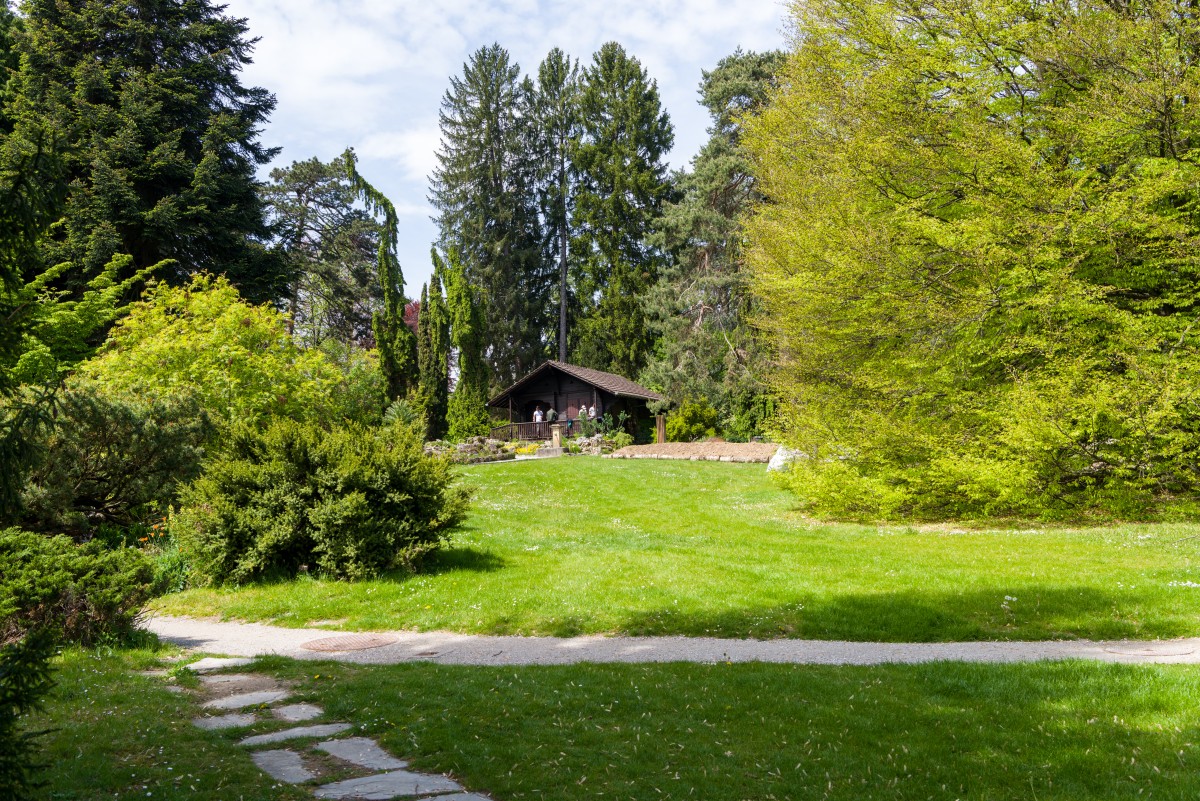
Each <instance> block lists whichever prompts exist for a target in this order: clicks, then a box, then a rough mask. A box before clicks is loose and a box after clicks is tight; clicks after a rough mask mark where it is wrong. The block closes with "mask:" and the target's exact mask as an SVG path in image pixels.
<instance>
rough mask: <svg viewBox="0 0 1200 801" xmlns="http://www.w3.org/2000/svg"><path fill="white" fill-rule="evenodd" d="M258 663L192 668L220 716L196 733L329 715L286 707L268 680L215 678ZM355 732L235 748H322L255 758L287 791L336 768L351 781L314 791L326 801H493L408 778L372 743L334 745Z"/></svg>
mask: <svg viewBox="0 0 1200 801" xmlns="http://www.w3.org/2000/svg"><path fill="white" fill-rule="evenodd" d="M253 661H254V660H252V659H213V658H209V659H201V660H200V661H199V662H193V663H192V664H191V665H188V669H189V670H192V671H194V672H196V673H199V674H201V676H200V682H201V684H202V685H203V688H204V693H205V695H206V696H207V697H208V700H206V701H205V702H204V704H203V705H202V706H203V709H204V710H205V711H206V712H211V713H217V714H207V715H204V716H202V717H198V718H196V719H194V720H193V721H192V722H193V723H194V724H195V725H196V726H197V727H198V728H201V729H206V730H210V731H214V730H225V729H238V728H246V727H249V726H253V725H255V724H259V723H263V724H268V725H270V724H272V723H275V724H278V723H279V722H284V723H305V722H308V721H314V720H317V719H318V718H321V717H322V716H324V714H325V712H324V710H322V709H321V708H320V707H318V706H314V705H313V704H286V705H281V702H283V701H286V700H287V699H288V698H289V697H290V693H289V692H288V690H287V688H285V687H283V686H281V685H280V684H279V682H277V681H276V680H275V679H274V678H273V677H271V676H267V675H263V674H258V673H214V671H218V670H227V669H230V668H243V667H246V666H247V665H250V664H252V663H253ZM222 713H223V714H222ZM352 728H353V727H352V726H351V725H350V724H349V723H344V722H330V723H312V724H310V725H305V726H293V727H291V728H284V729H279V730H274V731H265V732H261V733H256V734H250V735H248V736H246V737H243V738H242V739H241V740H239V741H238V744H239V745H241V746H244V747H246V748H255V747H257V746H262V745H273V744H276V743H281V742H287V741H292V740H300V741H303V740H318V741H319V742H315V743H312V744H309V745H303V744H301V745H295V746H292V747H291V748H278V749H269V750H255V751H252V752H251V754H250V758H251V759H252V760H254V764H255V765H258V767H259V768H260V769H261V770H262V771H263V772H265V773H266V774H268V775H269V776H270V777H271V778H272V779H274V780H275V781H278V782H283V783H286V784H304V783H306V782H307V783H316V782H319V781H320V776H321V774H322V772H325V773H328V772H329V770H330V768H331V767H333V766H336V767H333V770H334V771H335V775H336V776H347V775H349V776H350V778H343V779H341V780H340V781H333V782H329V783H326V784H318V785H317V786H315V787H314V788H313V795H314V796H316V797H317V798H321V799H347V801H350V800H351V799H355V800H361V801H389V800H390V799H394V798H404V799H414V800H415V799H428V800H429V801H491V799H490V798H488V797H487V796H485V795H479V794H477V793H471V792H468V791H466V790H464V789H463V787H462V785H460V784H459V783H458V782H456V781H454V780H452V779H450V778H448V777H446V776H438V775H433V774H428V773H417V772H415V771H410V770H407V767H408V762H407V761H405V760H403V759H397V758H396V757H394V756H392V755H391V754H389V753H388V752H387V751H385V750H383V748H382V747H380V745H379V743H377V742H375V741H374V740H372V739H371V738H369V737H337V735H340V734H344V733H346V732H349V731H350V730H351V729H352ZM331 738H333V739H331ZM331 758H332V759H331ZM322 768H324V771H323V770H322ZM355 773H358V774H362V775H357V776H356V775H354V774H355Z"/></svg>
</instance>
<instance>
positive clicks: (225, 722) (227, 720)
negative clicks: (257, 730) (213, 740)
mask: <svg viewBox="0 0 1200 801" xmlns="http://www.w3.org/2000/svg"><path fill="white" fill-rule="evenodd" d="M257 720H258V717H257V716H255V715H251V714H248V713H242V712H230V713H229V714H228V715H215V716H210V717H206V718H194V719H193V720H192V723H193V724H195V725H196V727H197V728H201V729H204V730H206V731H221V730H223V729H240V728H242V727H243V726H250V725H252V724H254V723H255V722H256V721H257Z"/></svg>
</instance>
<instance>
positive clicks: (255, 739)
mask: <svg viewBox="0 0 1200 801" xmlns="http://www.w3.org/2000/svg"><path fill="white" fill-rule="evenodd" d="M348 728H350V724H349V723H326V724H324V725H321V726H297V727H296V728H294V729H284V730H283V731H273V732H270V733H269V734H255V735H253V736H250V737H247V738H245V739H243V740H241V741H239V742H238V745H244V746H246V747H251V746H255V745H269V744H270V743H282V742H283V741H284V740H296V739H299V738H301V737H332V736H333V735H335V734H341V733H342V732H344V731H345V730H346V729H348Z"/></svg>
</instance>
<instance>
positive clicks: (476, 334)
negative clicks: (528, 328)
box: [446, 251, 491, 442]
mask: <svg viewBox="0 0 1200 801" xmlns="http://www.w3.org/2000/svg"><path fill="white" fill-rule="evenodd" d="M446 305H447V307H448V309H449V312H450V337H451V342H452V343H453V345H454V349H455V350H456V351H457V352H458V383H457V384H455V387H454V394H452V395H451V396H450V403H449V409H448V411H447V414H446V418H447V419H446V422H447V425H448V428H449V432H448V436H449V438H450V439H451V440H454V441H456V442H461V441H462V440H465V439H469V438H471V437H480V436H485V435H487V433H488V432H489V431H490V430H491V418H490V417H489V415H488V411H487V401H488V366H487V362H486V361H485V360H484V356H483V352H484V340H483V331H484V328H483V313H482V310H481V309H480V304H479V298H478V291H477V290H476V289H475V287H473V286H471V283H470V279H469V278H468V276H467V271H466V268H465V266H464V265H463V262H462V259H461V258H460V257H459V255H458V254H457V253H456V252H454V251H450V252H449V254H447V259H446Z"/></svg>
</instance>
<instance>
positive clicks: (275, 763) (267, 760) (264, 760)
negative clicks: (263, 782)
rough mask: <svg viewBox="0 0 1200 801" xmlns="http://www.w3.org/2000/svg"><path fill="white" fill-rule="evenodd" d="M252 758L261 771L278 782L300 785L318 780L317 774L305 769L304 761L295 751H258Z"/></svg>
mask: <svg viewBox="0 0 1200 801" xmlns="http://www.w3.org/2000/svg"><path fill="white" fill-rule="evenodd" d="M250 758H251V759H253V760H254V764H255V765H258V767H259V769H260V770H262V771H263V772H264V773H266V774H267V775H269V776H270V777H271V778H272V779H274V780H275V781H278V782H285V783H286V784H300V783H301V782H306V781H308V780H309V779H315V778H316V774H315V773H313V772H312V771H310V770H309V769H308V768H306V767H304V760H303V759H301V758H300V755H299V754H297V753H296V752H295V751H288V750H286V749H284V750H280V751H256V752H255V753H253V754H251V755H250Z"/></svg>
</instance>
